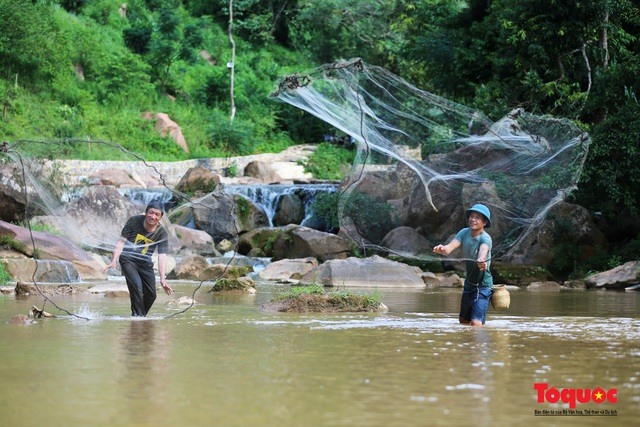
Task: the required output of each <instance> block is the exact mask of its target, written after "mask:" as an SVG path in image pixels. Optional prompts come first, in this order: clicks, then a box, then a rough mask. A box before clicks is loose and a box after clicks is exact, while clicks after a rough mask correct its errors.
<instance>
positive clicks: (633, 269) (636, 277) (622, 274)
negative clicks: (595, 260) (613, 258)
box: [585, 261, 640, 290]
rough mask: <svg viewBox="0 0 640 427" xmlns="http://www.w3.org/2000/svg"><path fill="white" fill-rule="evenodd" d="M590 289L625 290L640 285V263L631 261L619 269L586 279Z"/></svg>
mask: <svg viewBox="0 0 640 427" xmlns="http://www.w3.org/2000/svg"><path fill="white" fill-rule="evenodd" d="M585 283H586V285H587V287H588V288H605V289H619V290H621V289H625V288H626V287H628V286H631V285H635V284H637V283H640V261H629V262H627V263H625V264H623V265H619V266H618V267H616V268H614V269H611V270H608V271H605V272H602V273H598V274H594V275H592V276H589V277H587V278H586V279H585Z"/></svg>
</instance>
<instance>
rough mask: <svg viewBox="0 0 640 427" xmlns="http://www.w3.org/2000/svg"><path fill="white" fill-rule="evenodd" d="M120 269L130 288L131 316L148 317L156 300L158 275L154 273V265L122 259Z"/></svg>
mask: <svg viewBox="0 0 640 427" xmlns="http://www.w3.org/2000/svg"><path fill="white" fill-rule="evenodd" d="M120 267H121V268H122V274H123V275H124V278H125V279H126V280H127V287H128V288H129V296H130V298H131V315H132V316H143V317H144V316H146V315H147V313H148V312H149V310H150V309H151V306H152V305H153V302H154V301H155V300H156V275H155V273H154V271H153V263H149V262H146V261H134V260H130V259H127V258H121V259H120Z"/></svg>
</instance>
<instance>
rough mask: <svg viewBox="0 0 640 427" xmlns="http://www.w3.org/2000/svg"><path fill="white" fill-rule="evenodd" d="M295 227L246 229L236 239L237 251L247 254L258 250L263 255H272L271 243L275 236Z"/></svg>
mask: <svg viewBox="0 0 640 427" xmlns="http://www.w3.org/2000/svg"><path fill="white" fill-rule="evenodd" d="M295 227H296V226H286V227H260V228H256V229H254V230H250V231H247V232H246V233H244V234H242V235H241V236H240V238H239V239H238V252H239V253H241V254H242V255H247V254H249V253H255V252H257V251H260V253H262V254H263V256H268V257H272V256H273V243H274V242H275V240H276V238H277V236H278V235H279V234H280V233H282V232H285V231H286V230H290V229H293V228H295Z"/></svg>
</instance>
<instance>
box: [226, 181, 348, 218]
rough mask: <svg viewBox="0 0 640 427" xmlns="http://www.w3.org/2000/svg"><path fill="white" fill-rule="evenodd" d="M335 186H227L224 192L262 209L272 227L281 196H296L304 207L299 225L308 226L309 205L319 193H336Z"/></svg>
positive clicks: (310, 214)
mask: <svg viewBox="0 0 640 427" xmlns="http://www.w3.org/2000/svg"><path fill="white" fill-rule="evenodd" d="M337 189H338V185H337V184H296V185H287V184H271V185H269V184H262V185H227V186H225V192H226V193H228V194H238V195H241V196H243V197H245V198H247V199H249V200H251V201H252V202H254V203H255V204H257V205H258V206H260V207H261V208H262V209H264V211H265V213H266V214H267V217H268V218H269V224H270V225H273V218H274V217H275V215H276V208H277V206H278V201H279V200H280V198H281V197H282V196H285V195H288V194H296V195H298V197H300V199H301V200H302V203H303V205H304V220H303V221H302V223H301V225H305V226H310V221H311V217H312V216H313V212H312V211H311V209H310V206H311V204H312V203H313V201H314V200H315V198H316V197H317V196H318V194H321V193H333V192H335V191H337Z"/></svg>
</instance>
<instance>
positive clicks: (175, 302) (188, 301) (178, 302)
mask: <svg viewBox="0 0 640 427" xmlns="http://www.w3.org/2000/svg"><path fill="white" fill-rule="evenodd" d="M195 303H196V302H195V300H194V299H193V298H190V297H187V296H182V297H180V298H178V299H172V300H169V301H167V303H166V305H168V306H172V307H177V306H185V305H192V304H195Z"/></svg>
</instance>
